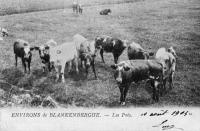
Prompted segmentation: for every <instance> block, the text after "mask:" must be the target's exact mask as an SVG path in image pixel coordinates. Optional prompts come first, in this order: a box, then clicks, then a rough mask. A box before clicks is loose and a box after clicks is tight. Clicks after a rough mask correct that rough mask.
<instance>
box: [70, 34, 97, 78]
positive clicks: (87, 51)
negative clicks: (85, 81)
mask: <svg viewBox="0 0 200 131" xmlns="http://www.w3.org/2000/svg"><path fill="white" fill-rule="evenodd" d="M73 41H74V43H75V45H76V49H77V51H78V54H79V58H80V60H81V65H82V66H83V65H84V66H85V69H86V75H88V69H89V67H90V66H92V70H93V72H94V75H95V78H97V75H96V70H95V56H96V50H95V42H94V41H92V42H89V41H88V40H87V39H86V38H85V37H83V36H82V35H80V34H76V35H74V36H73ZM83 63H84V64H83Z"/></svg>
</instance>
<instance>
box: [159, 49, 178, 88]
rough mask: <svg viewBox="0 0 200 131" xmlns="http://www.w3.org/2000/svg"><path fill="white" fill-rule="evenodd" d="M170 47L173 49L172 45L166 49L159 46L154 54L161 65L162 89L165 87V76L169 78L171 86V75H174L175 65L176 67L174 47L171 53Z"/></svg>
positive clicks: (171, 85)
mask: <svg viewBox="0 0 200 131" xmlns="http://www.w3.org/2000/svg"><path fill="white" fill-rule="evenodd" d="M171 49H173V47H170V48H169V49H168V50H166V49H165V48H160V49H158V51H157V52H156V55H155V58H156V59H157V60H159V61H160V63H161V64H162V66H163V86H164V89H165V85H166V80H167V78H169V84H170V88H172V87H173V77H174V72H175V67H176V58H175V56H174V54H176V53H175V51H174V49H173V52H174V53H172V52H171Z"/></svg>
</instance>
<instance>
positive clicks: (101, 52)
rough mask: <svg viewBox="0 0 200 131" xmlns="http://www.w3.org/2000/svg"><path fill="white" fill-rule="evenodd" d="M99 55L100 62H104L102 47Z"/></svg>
mask: <svg viewBox="0 0 200 131" xmlns="http://www.w3.org/2000/svg"><path fill="white" fill-rule="evenodd" d="M100 55H101V59H102V62H103V63H105V61H104V58H103V49H101V50H100Z"/></svg>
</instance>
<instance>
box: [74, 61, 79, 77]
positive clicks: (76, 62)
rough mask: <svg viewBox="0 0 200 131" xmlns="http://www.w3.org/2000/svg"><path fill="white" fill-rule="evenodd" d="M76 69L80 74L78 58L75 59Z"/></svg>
mask: <svg viewBox="0 0 200 131" xmlns="http://www.w3.org/2000/svg"><path fill="white" fill-rule="evenodd" d="M75 68H76V73H77V74H79V69H78V58H75Z"/></svg>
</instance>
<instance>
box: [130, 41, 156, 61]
mask: <svg viewBox="0 0 200 131" xmlns="http://www.w3.org/2000/svg"><path fill="white" fill-rule="evenodd" d="M127 54H128V58H129V60H134V59H149V57H150V56H153V55H154V53H153V52H148V51H146V50H144V49H143V48H142V47H141V46H140V45H139V44H138V43H135V42H132V43H131V44H130V45H129V46H128V49H127Z"/></svg>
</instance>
